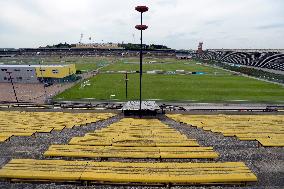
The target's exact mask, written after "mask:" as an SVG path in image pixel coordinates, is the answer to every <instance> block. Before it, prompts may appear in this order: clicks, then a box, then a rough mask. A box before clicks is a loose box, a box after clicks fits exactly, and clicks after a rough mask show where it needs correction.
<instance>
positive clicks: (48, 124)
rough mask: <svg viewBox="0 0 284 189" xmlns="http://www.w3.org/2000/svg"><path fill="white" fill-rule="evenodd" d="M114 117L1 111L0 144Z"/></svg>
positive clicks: (106, 114) (90, 114) (105, 114)
mask: <svg viewBox="0 0 284 189" xmlns="http://www.w3.org/2000/svg"><path fill="white" fill-rule="evenodd" d="M112 116H114V114H111V113H63V112H19V111H0V142H4V141H6V140H7V139H9V138H10V137H12V136H31V135H33V134H34V133H36V132H37V133H43V132H44V133H46V132H51V131H52V130H56V131H61V130H62V129H64V128H72V127H73V126H79V125H85V124H88V123H92V122H96V121H99V120H104V119H107V118H110V117H112Z"/></svg>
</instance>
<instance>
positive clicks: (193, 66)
mask: <svg viewBox="0 0 284 189" xmlns="http://www.w3.org/2000/svg"><path fill="white" fill-rule="evenodd" d="M150 61H156V62H155V63H149V62H150ZM136 70H139V59H138V58H136V59H135V58H128V59H120V60H118V61H117V63H115V64H111V65H109V66H106V67H104V68H102V69H101V71H136ZM150 70H163V71H176V70H185V71H190V72H206V73H208V74H212V73H218V74H219V73H222V74H228V72H225V71H223V70H220V69H214V68H211V67H208V66H203V65H200V63H197V62H195V61H188V60H176V59H145V60H144V61H143V71H150Z"/></svg>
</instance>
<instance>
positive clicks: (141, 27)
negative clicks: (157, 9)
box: [135, 6, 148, 116]
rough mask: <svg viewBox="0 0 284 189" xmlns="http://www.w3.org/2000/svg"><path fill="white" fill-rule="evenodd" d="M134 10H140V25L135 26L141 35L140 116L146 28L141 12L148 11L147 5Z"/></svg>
mask: <svg viewBox="0 0 284 189" xmlns="http://www.w3.org/2000/svg"><path fill="white" fill-rule="evenodd" d="M135 10H137V11H138V12H140V15H141V16H140V21H141V22H140V25H136V26H135V28H136V29H138V30H140V32H141V34H140V35H141V37H140V42H141V43H140V71H139V73H140V74H139V75H140V91H139V92H140V93H139V94H140V95H139V96H140V99H139V101H140V103H139V112H140V116H141V110H142V107H141V106H142V73H143V70H142V58H143V32H142V31H143V30H146V29H147V28H148V26H146V25H143V22H142V21H143V20H142V16H143V12H147V11H148V7H146V6H137V7H135Z"/></svg>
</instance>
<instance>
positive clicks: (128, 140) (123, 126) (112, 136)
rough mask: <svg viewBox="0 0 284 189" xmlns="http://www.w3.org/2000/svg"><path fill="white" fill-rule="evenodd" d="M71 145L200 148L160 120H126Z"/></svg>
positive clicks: (76, 138)
mask: <svg viewBox="0 0 284 189" xmlns="http://www.w3.org/2000/svg"><path fill="white" fill-rule="evenodd" d="M69 144H73V145H90V146H92V145H93V146H137V147H138V146H140V147H151V146H152V147H154V146H157V147H162V146H169V147H170V146H172V147H174V146H199V145H198V143H197V141H196V140H194V139H188V138H187V137H186V136H185V135H182V134H181V133H179V132H178V131H176V130H175V129H173V128H170V127H169V126H167V125H165V124H163V123H162V122H161V121H159V120H158V119H133V118H124V119H122V120H120V121H119V122H117V123H113V124H111V125H110V126H108V127H106V128H102V129H101V130H96V131H95V132H92V133H87V134H86V135H85V136H83V137H74V138H72V139H71V141H70V142H69Z"/></svg>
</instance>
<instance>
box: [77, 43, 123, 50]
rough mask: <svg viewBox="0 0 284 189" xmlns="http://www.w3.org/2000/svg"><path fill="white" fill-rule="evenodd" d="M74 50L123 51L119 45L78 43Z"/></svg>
mask: <svg viewBox="0 0 284 189" xmlns="http://www.w3.org/2000/svg"><path fill="white" fill-rule="evenodd" d="M74 48H96V49H123V48H122V47H119V45H118V43H77V44H76V47H74Z"/></svg>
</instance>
